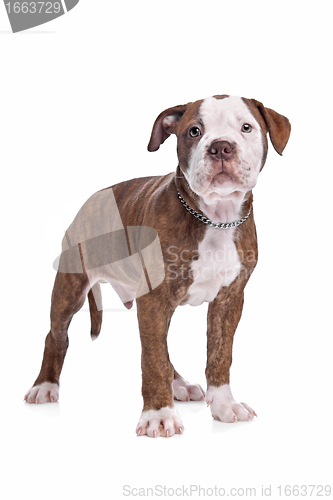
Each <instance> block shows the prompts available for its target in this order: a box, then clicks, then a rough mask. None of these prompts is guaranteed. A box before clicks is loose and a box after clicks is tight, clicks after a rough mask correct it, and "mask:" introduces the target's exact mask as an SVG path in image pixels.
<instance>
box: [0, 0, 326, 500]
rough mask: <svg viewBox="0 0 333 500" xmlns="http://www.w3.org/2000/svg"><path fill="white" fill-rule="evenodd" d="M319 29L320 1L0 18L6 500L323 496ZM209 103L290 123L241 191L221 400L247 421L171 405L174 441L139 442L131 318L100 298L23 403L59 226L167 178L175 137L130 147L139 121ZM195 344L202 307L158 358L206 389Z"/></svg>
mask: <svg viewBox="0 0 333 500" xmlns="http://www.w3.org/2000/svg"><path fill="white" fill-rule="evenodd" d="M330 12H331V6H330V3H329V2H325V1H320V0H319V1H317V2H315V3H313V2H307V1H302V2H300V1H292V0H288V1H284V0H280V1H279V2H274V3H273V2H267V1H265V2H264V1H255V0H252V1H237V2H231V1H228V2H226V1H216V2H215V1H210V0H206V1H205V2H197V1H192V2H185V1H183V0H178V1H173V0H171V1H170V0H169V1H168V2H156V1H155V2H149V1H141V2H137V1H127V2H120V1H118V2H110V0H101V1H99V2H93V1H88V0H81V1H80V3H79V4H78V5H77V7H75V9H73V10H72V11H71V12H69V13H68V14H66V15H64V16H62V17H60V18H59V19H57V20H55V21H52V22H51V23H49V24H46V25H43V26H40V27H37V28H35V29H33V30H29V31H27V32H22V33H18V34H15V35H13V34H11V31H10V25H9V21H8V19H7V17H6V12H5V8H4V6H3V5H0V44H1V49H0V50H1V80H0V89H1V94H0V102H1V114H0V138H1V149H0V162H1V197H0V202H1V232H2V240H1V268H2V275H1V284H2V286H1V311H2V314H1V319H2V321H1V325H2V328H1V332H2V335H1V339H2V343H1V354H0V356H1V358H0V369H1V403H0V404H1V447H0V449H1V452H0V453H1V456H2V465H1V469H0V474H1V476H2V477H1V480H0V492H1V496H2V497H3V498H5V499H6V500H10V499H15V500H17V499H21V498H25V497H26V496H28V495H29V497H30V496H31V498H36V499H42V498H48V499H56V498H62V499H65V500H67V499H73V498H91V497H94V498H96V499H99V500H104V499H111V498H123V487H124V485H129V487H130V488H153V487H155V485H161V486H164V485H165V486H166V487H167V488H170V489H171V488H174V489H175V488H176V487H180V486H182V485H184V486H185V487H189V486H190V485H191V484H192V485H198V486H199V485H200V486H201V487H206V488H214V486H218V487H219V488H222V487H223V488H226V494H227V493H230V491H229V488H241V487H243V488H246V487H247V488H250V487H254V488H256V491H257V496H258V497H260V496H261V489H262V486H263V485H264V487H265V488H268V487H269V486H270V485H271V487H272V496H273V497H275V498H276V497H277V495H278V490H277V487H278V486H279V485H301V484H303V485H306V484H312V485H321V484H323V485H326V484H329V483H330V481H331V482H332V475H331V471H332V460H331V458H332V422H331V418H332V368H331V366H332V326H331V309H332V304H331V289H330V284H331V282H332V272H331V267H332V264H331V262H332V257H331V255H332V248H331V241H332V238H331V235H330V233H331V227H332V222H331V217H332V202H331V200H332V195H331V190H332V154H331V152H332V132H333V122H332V65H331V62H332V42H331V40H332V35H331V28H332V26H331V14H330ZM223 93H227V94H232V95H241V96H244V97H250V98H251V97H253V98H256V99H258V100H260V101H262V102H263V103H264V104H265V105H266V106H268V107H270V108H272V109H274V110H276V111H278V112H279V113H282V114H284V115H285V116H287V117H288V118H289V119H290V121H291V124H292V135H291V139H290V142H289V144H288V146H287V148H286V150H285V153H284V155H283V157H280V156H278V155H277V154H276V153H275V151H274V150H273V148H272V147H270V151H269V155H268V160H267V163H266V166H265V168H264V170H263V172H262V174H261V176H260V178H259V182H258V185H257V187H256V188H255V190H254V195H255V205H254V210H255V218H256V223H257V231H258V239H259V264H258V266H257V269H256V270H255V272H254V274H253V276H252V277H251V280H250V282H249V284H248V286H247V289H246V292H245V307H244V311H243V317H242V320H241V322H240V325H239V328H238V331H237V333H236V337H235V343H234V358H233V359H234V362H233V366H232V372H231V386H232V390H233V393H234V396H235V398H236V399H238V400H241V401H245V402H247V403H248V404H250V405H251V406H252V407H253V408H254V409H255V410H256V412H257V414H258V419H256V420H255V421H253V422H251V423H238V424H235V425H233V424H222V423H219V422H215V421H213V420H212V418H211V415H210V410H209V409H207V408H206V405H205V403H192V402H191V403H178V404H176V408H177V411H178V413H179V414H180V415H181V417H182V419H183V423H184V426H185V432H184V435H183V436H176V437H174V438H172V439H163V438H159V439H155V440H154V439H149V438H147V437H136V435H135V427H136V424H137V421H138V419H139V416H140V413H141V407H142V399H141V394H140V385H141V371H140V343H139V334H138V328H137V323H136V313H135V311H134V310H132V311H129V312H128V311H126V310H123V309H122V305H121V303H120V302H119V299H118V298H117V297H116V296H115V295H113V294H112V293H111V290H109V289H105V288H103V291H105V295H104V303H105V307H106V308H107V309H114V310H113V311H107V312H105V314H104V320H103V327H102V333H101V335H100V337H99V339H98V340H97V341H96V342H94V343H92V342H91V340H90V335H89V332H90V323H89V314H88V312H87V310H86V309H87V308H86V306H84V308H83V309H84V310H82V311H80V312H79V313H78V314H77V315H76V316H75V318H74V319H73V322H72V324H71V327H70V334H69V337H70V348H69V351H68V354H67V357H66V360H65V365H64V369H63V372H62V378H61V394H60V402H59V403H57V404H53V405H51V404H47V405H44V406H43V405H41V406H37V405H28V404H25V403H23V396H24V394H25V392H26V390H27V389H28V388H29V387H30V386H31V385H32V383H33V382H34V380H35V378H36V376H37V374H38V371H39V367H40V363H41V359H42V352H43V347H44V338H45V336H46V334H47V332H48V329H49V309H50V295H51V291H52V286H53V280H54V276H55V271H54V270H53V268H52V262H53V259H54V258H55V257H56V256H57V255H58V253H59V251H60V241H61V238H62V235H63V232H64V230H65V229H66V227H67V225H68V224H69V223H70V222H71V220H72V218H73V217H74V215H75V213H76V212H77V210H78V209H79V208H80V206H81V205H82V204H83V202H84V201H85V200H86V199H87V198H88V197H89V196H90V195H91V194H92V193H94V192H96V191H97V190H99V189H101V188H104V187H107V186H110V185H112V184H114V183H116V182H119V181H121V180H125V179H130V178H133V177H141V176H145V175H159V174H165V173H168V172H170V171H173V170H174V169H175V168H176V165H177V158H176V153H175V145H176V141H175V138H174V137H172V138H170V139H169V140H168V141H167V142H166V143H165V144H164V145H163V146H162V147H161V149H160V150H159V151H158V152H156V153H148V152H147V149H146V146H147V144H148V141H149V136H150V131H151V127H152V124H153V121H154V120H155V118H156V116H157V115H158V114H159V113H160V112H161V111H162V110H164V109H165V108H167V107H170V106H173V105H176V104H183V103H186V102H188V101H192V100H197V99H200V98H203V97H206V96H208V95H213V94H223ZM205 337H206V307H205V306H202V307H199V308H191V307H190V306H187V307H184V308H181V309H179V310H177V311H176V314H175V316H174V318H173V321H172V324H171V330H170V335H169V348H170V357H171V360H172V361H173V363H174V364H175V366H176V368H177V370H179V371H180V373H181V374H182V375H183V376H184V377H185V378H187V379H188V380H190V381H191V382H199V383H201V384H202V385H203V386H205V378H204V369H205V349H206V338H205ZM316 491H317V490H316ZM316 491H315V492H314V493H316ZM266 492H268V490H266ZM133 493H139V491H135V490H133ZM169 493H172V490H170V491H169ZM209 493H211V492H210V491H208V493H207V494H209ZM193 496H195V495H194V494H193ZM201 496H203V493H202V494H201ZM240 496H245V493H244V495H242V494H241V493H240Z"/></svg>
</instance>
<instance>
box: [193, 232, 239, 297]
mask: <svg viewBox="0 0 333 500" xmlns="http://www.w3.org/2000/svg"><path fill="white" fill-rule="evenodd" d="M235 231H236V229H216V228H211V227H209V228H207V231H206V234H205V237H204V239H203V240H202V241H201V242H200V243H199V248H198V255H199V259H198V260H195V261H193V262H192V265H191V272H192V276H193V279H194V281H193V283H192V285H191V286H190V288H189V289H188V298H187V300H186V303H187V304H190V305H192V306H199V305H200V304H202V303H203V302H211V301H213V300H214V299H215V297H216V295H217V294H218V292H219V290H220V288H221V287H223V286H229V285H230V283H232V281H233V280H234V279H235V278H236V277H237V276H238V274H239V271H240V269H241V262H240V260H239V257H238V253H237V249H236V245H235V243H234V234H235Z"/></svg>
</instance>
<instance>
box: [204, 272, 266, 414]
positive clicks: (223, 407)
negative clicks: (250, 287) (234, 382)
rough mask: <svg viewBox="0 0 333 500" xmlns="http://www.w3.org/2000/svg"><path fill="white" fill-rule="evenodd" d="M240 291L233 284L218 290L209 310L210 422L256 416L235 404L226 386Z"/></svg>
mask: <svg viewBox="0 0 333 500" xmlns="http://www.w3.org/2000/svg"><path fill="white" fill-rule="evenodd" d="M239 288H240V287H239V285H238V284H237V280H236V282H234V283H232V284H231V285H230V287H228V288H227V289H226V288H223V289H221V291H220V292H219V294H218V295H217V297H216V298H215V300H214V301H213V302H211V303H210V304H209V308H208V328H207V367H206V378H207V394H206V401H207V405H210V407H211V412H212V416H213V418H214V419H216V420H220V421H221V422H228V423H233V422H237V421H247V420H251V419H252V418H253V417H254V416H255V415H256V413H255V412H254V410H253V409H252V408H251V407H250V406H248V405H247V404H245V403H238V402H236V401H235V400H234V398H233V395H232V393H231V390H230V385H229V377H230V366H231V362H232V345H233V338H234V334H235V330H236V328H237V325H238V322H239V320H240V317H241V314H242V309H243V302H244V295H243V287H242V288H241V289H239Z"/></svg>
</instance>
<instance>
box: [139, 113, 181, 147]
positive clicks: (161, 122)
mask: <svg viewBox="0 0 333 500" xmlns="http://www.w3.org/2000/svg"><path fill="white" fill-rule="evenodd" d="M187 106H188V105H187V104H180V105H179V106H175V107H173V108H168V109H166V110H164V111H162V113H161V114H160V115H158V117H157V118H156V120H155V123H154V126H153V130H152V132H151V137H150V141H149V144H148V151H157V150H158V148H159V147H160V145H161V144H163V142H164V141H165V140H166V139H167V138H168V137H169V135H171V134H175V133H176V128H177V125H178V122H179V120H180V119H181V117H182V116H183V114H184V113H185V111H186V108H187Z"/></svg>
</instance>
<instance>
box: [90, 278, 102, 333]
mask: <svg viewBox="0 0 333 500" xmlns="http://www.w3.org/2000/svg"><path fill="white" fill-rule="evenodd" d="M88 301H89V309H90V320H91V331H90V335H91V340H96V339H97V337H98V335H99V334H100V331H101V326H102V317H103V309H102V294H101V286H100V284H99V283H98V282H97V283H95V284H94V286H93V287H92V288H91V289H90V290H89V292H88ZM97 306H98V307H97Z"/></svg>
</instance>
